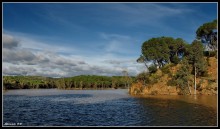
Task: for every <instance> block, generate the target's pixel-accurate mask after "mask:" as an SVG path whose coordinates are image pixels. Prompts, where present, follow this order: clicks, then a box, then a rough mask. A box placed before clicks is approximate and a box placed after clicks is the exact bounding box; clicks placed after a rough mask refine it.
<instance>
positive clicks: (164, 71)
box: [161, 65, 170, 74]
mask: <svg viewBox="0 0 220 129" xmlns="http://www.w3.org/2000/svg"><path fill="white" fill-rule="evenodd" d="M161 71H162V72H163V73H164V74H169V73H170V70H169V66H168V65H167V66H164V67H162V68H161Z"/></svg>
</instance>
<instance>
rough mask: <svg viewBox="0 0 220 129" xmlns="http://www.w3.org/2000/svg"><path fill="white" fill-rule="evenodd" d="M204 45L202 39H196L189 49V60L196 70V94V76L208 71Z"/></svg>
mask: <svg viewBox="0 0 220 129" xmlns="http://www.w3.org/2000/svg"><path fill="white" fill-rule="evenodd" d="M203 51H204V47H203V45H202V43H201V42H200V41H197V40H194V41H193V42H192V44H191V48H190V50H189V53H190V54H189V55H188V60H189V63H190V64H192V66H193V72H194V94H196V77H197V76H199V75H201V74H202V73H204V72H205V71H206V68H207V65H206V61H205V59H204V57H203Z"/></svg>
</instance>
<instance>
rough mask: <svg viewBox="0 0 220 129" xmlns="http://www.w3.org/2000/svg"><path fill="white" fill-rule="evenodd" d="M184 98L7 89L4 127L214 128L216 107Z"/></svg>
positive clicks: (77, 91)
mask: <svg viewBox="0 0 220 129" xmlns="http://www.w3.org/2000/svg"><path fill="white" fill-rule="evenodd" d="M178 97H180V96H178ZM184 98H185V97H184V96H182V97H180V99H158V98H152V97H146V98H143V97H133V96H130V95H129V94H128V93H127V90H124V89H118V90H58V89H33V90H32V89H27V90H8V91H7V92H5V93H4V95H3V126H217V108H213V106H207V105H204V104H202V103H201V104H200V103H194V101H195V100H193V98H192V100H193V101H192V103H191V102H189V99H188V100H187V101H183V100H185V99H184ZM216 98H217V96H212V97H210V98H209V101H210V102H211V101H212V102H213V103H216V101H217V99H216ZM197 99H199V98H197ZM216 106H217V105H216Z"/></svg>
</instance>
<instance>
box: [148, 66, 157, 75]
mask: <svg viewBox="0 0 220 129" xmlns="http://www.w3.org/2000/svg"><path fill="white" fill-rule="evenodd" d="M148 70H149V73H155V72H157V66H155V65H151V66H150V67H149V68H148Z"/></svg>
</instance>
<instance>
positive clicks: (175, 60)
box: [171, 55, 180, 64]
mask: <svg viewBox="0 0 220 129" xmlns="http://www.w3.org/2000/svg"><path fill="white" fill-rule="evenodd" d="M171 62H172V63H174V64H178V63H179V62H180V59H179V58H178V57H177V56H176V55H175V56H173V58H172V59H171Z"/></svg>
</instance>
